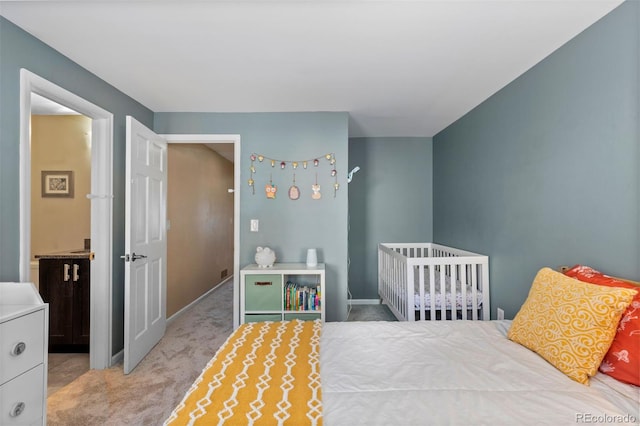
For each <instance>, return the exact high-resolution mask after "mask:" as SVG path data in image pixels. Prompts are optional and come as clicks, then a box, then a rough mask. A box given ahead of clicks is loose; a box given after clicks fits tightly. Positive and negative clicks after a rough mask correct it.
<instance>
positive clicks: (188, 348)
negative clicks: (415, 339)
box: [47, 280, 396, 426]
mask: <svg viewBox="0 0 640 426" xmlns="http://www.w3.org/2000/svg"><path fill="white" fill-rule="evenodd" d="M232 315H233V280H229V281H228V282H226V283H224V284H222V285H221V286H220V287H218V288H217V289H215V290H214V291H213V292H211V294H209V295H208V296H207V297H205V298H204V299H203V300H202V301H200V303H198V304H197V305H195V306H194V307H192V308H191V309H189V310H188V311H186V312H185V313H183V314H182V315H180V316H179V317H178V318H176V319H175V320H174V321H173V322H171V323H170V324H169V325H168V326H167V331H166V334H165V337H163V338H162V340H161V341H160V342H159V343H158V344H157V345H156V347H154V348H153V349H152V350H151V352H149V354H148V355H147V356H146V357H145V358H144V359H143V360H142V362H141V363H140V364H139V365H138V366H137V367H136V368H135V369H134V370H133V372H132V373H131V374H129V375H127V376H125V375H124V374H123V372H122V364H118V365H115V366H113V367H111V368H108V369H106V370H90V371H88V372H87V373H85V374H83V375H82V376H80V377H79V378H78V379H77V380H75V381H73V382H72V383H70V384H68V385H66V386H64V387H62V388H60V389H58V390H57V391H56V392H55V393H52V394H51V395H50V396H49V398H48V399H47V423H48V424H49V425H51V426H57V425H59V426H81V425H82V426H93V425H108V426H121V425H161V424H162V423H163V422H164V420H165V419H166V418H167V417H168V416H169V414H170V413H171V411H172V410H173V408H174V407H175V406H176V405H177V404H178V403H179V402H180V401H181V400H182V397H183V396H184V394H185V392H186V391H187V389H189V387H190V386H191V383H193V381H194V380H195V379H196V377H198V375H199V374H200V372H201V371H202V369H203V368H204V367H205V365H206V364H207V362H208V361H209V360H210V359H211V357H213V355H214V354H215V352H216V350H217V349H218V348H219V347H220V346H221V345H222V343H224V341H225V340H226V338H227V337H228V336H229V335H230V334H231V331H232V330H233V323H232ZM348 320H349V321H395V320H396V319H395V317H394V316H393V314H391V311H389V308H387V307H386V306H385V305H380V304H378V305H353V306H352V307H351V310H350V313H349V319H348Z"/></svg>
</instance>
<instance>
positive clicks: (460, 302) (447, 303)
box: [413, 291, 482, 310]
mask: <svg viewBox="0 0 640 426" xmlns="http://www.w3.org/2000/svg"><path fill="white" fill-rule="evenodd" d="M442 299H443V298H442V295H441V294H435V297H434V298H433V300H434V301H435V308H436V309H442V305H443V304H442ZM452 302H453V296H452V295H451V293H445V294H444V307H445V309H447V310H451V309H452ZM413 305H414V307H415V309H416V310H420V293H416V294H415V295H414V297H413ZM424 306H425V309H430V308H431V294H429V293H426V294H425V295H424ZM481 307H482V292H477V293H476V306H475V309H480V308H481ZM455 309H456V310H460V309H474V306H473V294H471V292H470V291H469V293H467V294H466V297H464V298H463V297H462V294H461V293H456V307H455Z"/></svg>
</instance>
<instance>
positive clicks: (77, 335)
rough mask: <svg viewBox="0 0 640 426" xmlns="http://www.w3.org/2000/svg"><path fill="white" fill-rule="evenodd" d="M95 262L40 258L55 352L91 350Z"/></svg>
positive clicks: (50, 336) (42, 283)
mask: <svg viewBox="0 0 640 426" xmlns="http://www.w3.org/2000/svg"><path fill="white" fill-rule="evenodd" d="M90 268H91V262H90V260H89V259H72V258H69V259H40V295H41V296H42V299H43V300H44V301H45V302H46V303H48V304H49V349H50V351H51V352H88V351H89V330H90V323H89V319H90V288H91V279H90V277H91V273H90V272H91V270H90Z"/></svg>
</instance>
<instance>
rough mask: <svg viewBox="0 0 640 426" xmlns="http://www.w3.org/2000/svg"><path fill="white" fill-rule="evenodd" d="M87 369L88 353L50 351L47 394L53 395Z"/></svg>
mask: <svg viewBox="0 0 640 426" xmlns="http://www.w3.org/2000/svg"><path fill="white" fill-rule="evenodd" d="M87 371H89V354H88V353H50V354H49V367H48V374H47V395H48V396H51V395H53V394H54V393H56V392H57V391H58V390H59V389H60V388H63V387H65V386H66V385H68V384H69V383H71V382H73V381H74V380H76V379H77V378H78V377H80V376H81V375H83V374H84V373H86V372H87Z"/></svg>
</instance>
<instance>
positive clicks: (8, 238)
mask: <svg viewBox="0 0 640 426" xmlns="http://www.w3.org/2000/svg"><path fill="white" fill-rule="evenodd" d="M21 68H25V69H27V70H29V71H31V72H33V73H35V74H37V75H39V76H41V77H43V78H45V79H47V80H49V81H51V82H53V83H55V84H57V85H58V86H60V87H63V88H65V89H67V90H68V91H70V92H73V93H75V94H76V95H78V96H80V97H82V98H84V99H86V100H87V101H89V102H92V103H93V104H95V105H98V106H99V107H101V108H103V109H105V110H107V111H109V112H111V113H113V115H114V129H113V132H114V133H113V143H114V146H113V188H114V196H115V198H114V201H113V253H112V255H113V259H114V262H113V349H114V352H117V351H119V350H120V349H122V347H123V346H124V310H123V309H124V308H123V307H124V265H123V263H122V262H121V261H120V259H119V256H120V254H122V253H124V199H125V193H124V191H125V187H124V172H125V140H126V139H125V138H126V136H125V116H126V115H131V116H134V117H136V119H138V120H139V121H140V122H142V123H144V124H145V125H147V126H149V127H151V126H152V125H153V112H152V111H150V110H149V109H147V108H145V107H144V106H143V105H141V104H139V103H138V102H136V101H134V100H133V99H131V98H130V97H128V96H126V95H125V94H123V93H122V92H120V91H118V90H116V89H115V88H114V87H112V86H110V85H109V84H107V83H105V82H104V81H103V80H100V79H99V78H97V77H96V76H95V75H93V74H91V73H90V72H88V71H87V70H85V69H84V68H82V67H80V66H78V65H77V64H76V63H74V62H72V61H70V60H69V59H68V58H66V57H65V56H63V55H61V54H60V53H58V52H57V51H55V50H53V49H51V48H50V47H48V46H47V45H45V44H43V43H42V42H40V41H39V40H38V39H36V38H35V37H33V36H31V35H30V34H28V33H26V32H25V31H23V30H21V29H20V28H18V27H17V26H15V25H14V24H12V23H11V22H9V21H7V20H6V19H4V18H3V17H0V281H19V278H20V276H19V275H20V273H19V247H20V236H19V232H18V228H19V223H20V221H19V214H20V212H19V185H18V181H19V179H18V172H19V164H20V156H19V145H20V69H21Z"/></svg>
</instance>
